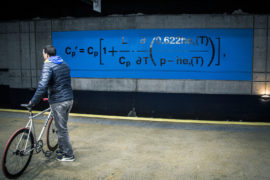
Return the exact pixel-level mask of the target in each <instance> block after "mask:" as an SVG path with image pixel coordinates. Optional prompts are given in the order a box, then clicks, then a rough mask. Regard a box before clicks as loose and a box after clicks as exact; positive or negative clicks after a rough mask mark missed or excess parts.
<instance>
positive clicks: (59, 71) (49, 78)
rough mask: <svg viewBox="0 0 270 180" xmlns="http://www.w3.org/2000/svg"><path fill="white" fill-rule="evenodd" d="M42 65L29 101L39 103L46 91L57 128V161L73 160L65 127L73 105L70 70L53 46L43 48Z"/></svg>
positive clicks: (32, 104)
mask: <svg viewBox="0 0 270 180" xmlns="http://www.w3.org/2000/svg"><path fill="white" fill-rule="evenodd" d="M43 58H44V65H43V69H42V74H41V77H40V80H39V83H38V88H37V90H36V92H35V94H34V96H33V98H32V99H31V101H30V102H29V104H30V105H31V106H34V105H36V104H38V103H39V101H40V100H41V98H43V97H44V95H45V94H46V92H48V98H49V104H50V106H51V110H52V113H53V117H54V121H55V125H56V128H57V130H58V145H59V150H57V151H56V153H57V159H58V160H59V161H74V160H75V157H74V154H73V150H72V146H71V143H70V139H69V133H68V128H67V121H68V115H69V112H70V110H71V108H72V105H73V92H72V88H71V78H70V70H69V67H68V65H67V64H66V63H65V62H64V61H63V59H62V58H61V57H59V56H56V49H55V47H54V46H51V45H47V46H45V47H44V48H43Z"/></svg>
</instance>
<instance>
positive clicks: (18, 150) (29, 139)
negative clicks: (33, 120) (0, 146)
mask: <svg viewBox="0 0 270 180" xmlns="http://www.w3.org/2000/svg"><path fill="white" fill-rule="evenodd" d="M33 148H34V137H33V134H32V132H29V129H27V128H21V129H18V130H17V131H16V132H14V133H13V134H12V135H11V137H10V138H9V140H8V142H7V144H6V147H5V150H4V153H3V156H2V170H3V173H4V175H5V176H6V177H7V178H10V179H14V178H17V177H19V176H20V175H22V173H23V172H24V170H25V169H26V168H27V166H28V165H29V163H30V161H31V158H32V155H33Z"/></svg>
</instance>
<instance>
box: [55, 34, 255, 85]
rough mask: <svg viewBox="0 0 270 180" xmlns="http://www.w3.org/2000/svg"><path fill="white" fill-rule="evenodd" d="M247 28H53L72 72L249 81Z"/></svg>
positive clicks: (84, 74)
mask: <svg viewBox="0 0 270 180" xmlns="http://www.w3.org/2000/svg"><path fill="white" fill-rule="evenodd" d="M252 34H253V31H252V29H240V30H239V29H233V30H228V29H225V30H222V29H210V30H209V29H208V30H205V29H203V30H199V29H196V30H195V29H184V30H183V29H180V30H179V29H178V30H176V29H165V30H112V31H78V32H75V31H73V32H54V33H53V44H54V45H55V46H56V48H57V52H58V55H60V56H62V57H63V58H64V60H65V61H66V62H67V63H68V64H69V66H70V68H71V74H72V76H73V77H97V78H156V79H210V80H211V79H217V80H251V72H252V44H253V42H252V41H253V39H252V37H253V36H252Z"/></svg>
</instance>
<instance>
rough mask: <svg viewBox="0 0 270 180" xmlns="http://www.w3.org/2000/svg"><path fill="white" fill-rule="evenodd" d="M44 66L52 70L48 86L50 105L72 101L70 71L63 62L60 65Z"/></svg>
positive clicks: (50, 63)
mask: <svg viewBox="0 0 270 180" xmlns="http://www.w3.org/2000/svg"><path fill="white" fill-rule="evenodd" d="M47 63H48V64H47ZM46 65H48V66H49V67H50V68H51V69H52V70H51V71H52V72H51V73H52V75H51V79H50V82H49V84H48V96H49V102H50V104H53V103H58V102H63V101H67V100H71V99H73V93H72V88H71V78H70V69H69V67H68V65H67V64H66V63H65V62H63V63H61V64H55V63H52V62H46Z"/></svg>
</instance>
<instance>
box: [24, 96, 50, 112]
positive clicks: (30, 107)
mask: <svg viewBox="0 0 270 180" xmlns="http://www.w3.org/2000/svg"><path fill="white" fill-rule="evenodd" d="M42 100H43V101H48V98H42ZM21 107H25V108H27V109H28V110H31V109H32V107H33V105H31V104H21Z"/></svg>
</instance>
